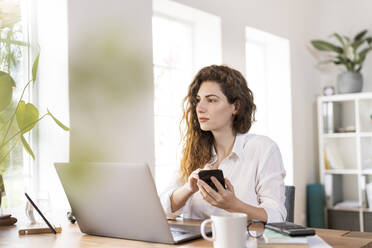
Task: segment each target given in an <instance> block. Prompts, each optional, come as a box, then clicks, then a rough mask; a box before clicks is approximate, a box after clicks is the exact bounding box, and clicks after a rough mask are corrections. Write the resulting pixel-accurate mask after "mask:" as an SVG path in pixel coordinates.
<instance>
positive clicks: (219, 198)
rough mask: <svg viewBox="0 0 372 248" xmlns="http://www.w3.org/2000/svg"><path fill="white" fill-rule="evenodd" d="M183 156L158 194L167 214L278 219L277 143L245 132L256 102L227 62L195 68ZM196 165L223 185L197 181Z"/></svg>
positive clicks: (282, 214) (281, 215) (280, 175)
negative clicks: (219, 177) (218, 173)
mask: <svg viewBox="0 0 372 248" xmlns="http://www.w3.org/2000/svg"><path fill="white" fill-rule="evenodd" d="M184 103H185V109H184V114H183V121H185V123H186V133H185V134H184V142H185V143H184V148H183V158H182V161H181V166H180V170H179V177H178V178H175V179H174V182H173V183H171V185H170V186H169V188H168V189H167V190H166V191H165V192H164V193H163V194H161V202H162V205H163V208H164V210H165V212H166V214H167V216H168V218H174V217H176V216H178V215H180V214H183V217H184V218H208V217H209V216H210V215H212V214H223V213H226V212H241V213H246V214H247V215H248V218H249V219H257V220H262V221H265V222H282V221H284V220H285V218H286V210H285V207H284V201H285V196H284V177H285V171H284V168H283V163H282V159H281V154H280V151H279V149H278V147H277V145H276V144H275V143H274V142H273V141H272V140H270V139H269V138H267V137H265V136H259V135H253V134H250V133H248V130H249V129H250V127H251V125H252V122H253V121H254V113H255V110H256V106H255V104H254V103H253V95H252V92H251V91H250V90H249V89H248V87H247V82H246V81H245V79H244V77H243V76H242V74H241V73H240V72H239V71H237V70H234V69H231V68H229V67H227V66H217V65H212V66H208V67H205V68H203V69H201V70H200V71H199V72H198V73H197V75H196V76H195V78H194V80H193V81H192V83H191V85H190V87H189V90H188V95H187V96H186V98H185V100H184ZM202 169H220V170H222V171H223V174H224V176H225V184H226V186H227V187H226V189H224V188H223V186H222V185H221V184H220V183H219V182H218V180H217V179H215V178H213V177H212V181H213V182H214V184H215V185H216V187H217V188H218V192H216V191H214V190H213V189H212V188H211V187H210V186H209V185H208V184H206V183H205V182H204V181H202V180H199V179H198V172H199V171H200V170H202Z"/></svg>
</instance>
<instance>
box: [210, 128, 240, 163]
mask: <svg viewBox="0 0 372 248" xmlns="http://www.w3.org/2000/svg"><path fill="white" fill-rule="evenodd" d="M243 148H244V135H243V134H241V133H238V134H237V135H236V137H235V142H234V146H233V149H232V150H231V155H232V156H235V157H236V158H237V159H240V158H242V156H243ZM216 160H217V153H216V149H215V148H214V145H212V159H211V162H210V163H214V162H216Z"/></svg>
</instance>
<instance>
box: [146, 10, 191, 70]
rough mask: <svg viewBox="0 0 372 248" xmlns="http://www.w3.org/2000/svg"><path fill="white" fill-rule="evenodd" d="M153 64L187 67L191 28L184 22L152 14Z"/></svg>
mask: <svg viewBox="0 0 372 248" xmlns="http://www.w3.org/2000/svg"><path fill="white" fill-rule="evenodd" d="M152 25H153V51H154V52H153V53H154V64H155V65H159V66H165V67H172V68H185V67H189V66H190V65H191V63H192V53H191V52H190V51H191V46H192V29H191V26H190V25H187V24H186V23H182V22H177V21H174V20H171V19H168V18H163V17H158V16H154V17H153V21H152Z"/></svg>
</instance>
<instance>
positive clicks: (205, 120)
mask: <svg viewBox="0 0 372 248" xmlns="http://www.w3.org/2000/svg"><path fill="white" fill-rule="evenodd" d="M208 120H209V119H208V118H199V121H200V122H207V121H208Z"/></svg>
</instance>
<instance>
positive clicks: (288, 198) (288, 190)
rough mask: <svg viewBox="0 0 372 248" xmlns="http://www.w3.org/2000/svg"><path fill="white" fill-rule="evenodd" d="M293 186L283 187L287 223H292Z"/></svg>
mask: <svg viewBox="0 0 372 248" xmlns="http://www.w3.org/2000/svg"><path fill="white" fill-rule="evenodd" d="M294 202H295V186H288V185H286V186H285V208H286V210H287V219H286V221H288V222H294Z"/></svg>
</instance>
